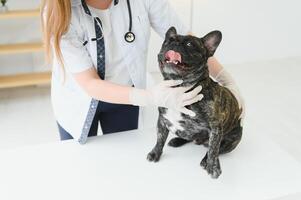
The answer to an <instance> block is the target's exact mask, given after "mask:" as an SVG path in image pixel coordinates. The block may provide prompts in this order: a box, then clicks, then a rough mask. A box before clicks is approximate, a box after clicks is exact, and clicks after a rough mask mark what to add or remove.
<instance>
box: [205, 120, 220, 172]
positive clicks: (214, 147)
mask: <svg viewBox="0 0 301 200" xmlns="http://www.w3.org/2000/svg"><path fill="white" fill-rule="evenodd" d="M221 140H222V128H220V127H219V126H213V128H212V130H211V133H210V137H209V150H208V152H207V153H206V155H205V157H204V158H203V160H202V161H201V166H202V167H203V168H204V169H205V170H206V171H207V172H208V174H210V175H211V177H212V178H218V177H219V176H220V174H221V173H222V170H221V167H220V163H219V159H218V155H219V147H220V143H221Z"/></svg>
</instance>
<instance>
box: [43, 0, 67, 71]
mask: <svg viewBox="0 0 301 200" xmlns="http://www.w3.org/2000/svg"><path fill="white" fill-rule="evenodd" d="M70 22H71V0H43V1H42V5H41V26H42V33H43V42H44V48H45V57H46V61H47V63H51V60H52V58H53V54H52V52H53V50H54V53H55V56H56V57H57V59H58V61H59V63H60V64H61V66H62V68H63V71H64V72H65V69H64V64H63V56H62V52H61V48H60V40H61V38H62V36H63V35H64V34H65V33H66V32H67V31H68V29H69V25H70ZM52 44H53V48H54V49H52Z"/></svg>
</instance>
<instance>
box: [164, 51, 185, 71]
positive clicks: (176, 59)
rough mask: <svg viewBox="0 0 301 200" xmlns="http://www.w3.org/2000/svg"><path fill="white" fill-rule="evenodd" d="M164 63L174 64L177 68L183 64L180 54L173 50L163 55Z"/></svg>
mask: <svg viewBox="0 0 301 200" xmlns="http://www.w3.org/2000/svg"><path fill="white" fill-rule="evenodd" d="M164 62H165V63H167V64H174V65H176V66H178V67H183V66H184V63H183V62H182V56H181V54H180V53H178V52H176V51H173V50H169V51H167V52H166V53H165V60H164Z"/></svg>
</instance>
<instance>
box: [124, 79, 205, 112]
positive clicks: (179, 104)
mask: <svg viewBox="0 0 301 200" xmlns="http://www.w3.org/2000/svg"><path fill="white" fill-rule="evenodd" d="M182 82H183V81H182V80H168V81H162V82H161V83H159V84H157V85H155V86H154V87H152V88H150V89H147V90H143V89H137V88H132V89H131V91H130V95H129V99H130V102H131V104H133V105H137V106H150V105H152V106H159V107H165V108H169V109H174V110H177V111H179V112H182V113H184V114H186V115H189V116H192V117H194V116H195V113H194V112H193V111H191V110H189V109H187V108H185V106H187V105H191V104H193V103H195V102H197V101H200V100H202V98H203V95H202V94H198V93H200V92H201V90H202V86H199V87H196V88H195V89H193V90H192V91H190V92H188V93H185V92H186V91H187V90H189V89H190V88H191V87H174V88H173V86H177V85H180V84H181V83H182Z"/></svg>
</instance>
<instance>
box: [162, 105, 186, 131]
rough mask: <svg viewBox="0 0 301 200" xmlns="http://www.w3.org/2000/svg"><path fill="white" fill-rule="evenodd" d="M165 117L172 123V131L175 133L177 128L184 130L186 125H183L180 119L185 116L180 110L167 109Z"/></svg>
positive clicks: (170, 128)
mask: <svg viewBox="0 0 301 200" xmlns="http://www.w3.org/2000/svg"><path fill="white" fill-rule="evenodd" d="M163 117H164V118H165V119H167V120H168V121H169V122H170V123H171V126H170V127H169V130H170V131H171V132H173V133H175V132H176V131H177V130H179V131H184V127H182V126H181V124H180V121H181V120H183V117H182V114H181V113H180V112H179V111H176V110H172V109H166V113H165V114H163Z"/></svg>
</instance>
